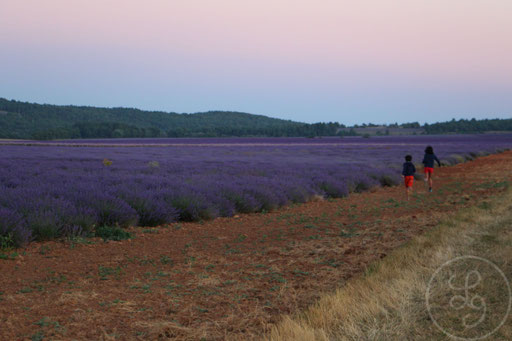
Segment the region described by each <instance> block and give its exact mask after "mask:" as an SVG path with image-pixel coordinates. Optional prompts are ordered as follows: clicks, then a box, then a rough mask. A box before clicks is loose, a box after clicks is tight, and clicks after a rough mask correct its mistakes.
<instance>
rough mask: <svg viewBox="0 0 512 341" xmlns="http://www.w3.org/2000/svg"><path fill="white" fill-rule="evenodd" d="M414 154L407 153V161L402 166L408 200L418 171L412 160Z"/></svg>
mask: <svg viewBox="0 0 512 341" xmlns="http://www.w3.org/2000/svg"><path fill="white" fill-rule="evenodd" d="M411 161H412V156H411V155H406V156H405V162H404V165H403V168H402V176H403V178H404V183H405V194H406V195H407V201H409V194H410V192H412V184H413V182H414V173H416V167H414V164H413V163H412V162H411Z"/></svg>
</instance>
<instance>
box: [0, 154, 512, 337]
mask: <svg viewBox="0 0 512 341" xmlns="http://www.w3.org/2000/svg"><path fill="white" fill-rule="evenodd" d="M434 180H435V182H434V192H433V193H428V192H427V191H426V188H425V184H424V183H422V182H421V181H416V182H415V186H414V187H415V190H416V193H415V195H414V197H413V198H412V199H411V201H410V202H409V203H407V202H405V201H404V193H403V188H402V187H401V186H399V187H393V188H379V189H376V190H374V191H372V192H367V193H362V194H353V195H350V196H349V197H348V198H344V199H336V200H317V201H314V202H310V203H307V204H302V205H294V206H291V207H287V208H284V209H281V210H278V211H275V212H270V213H266V214H254V215H242V216H239V217H235V218H219V219H216V220H213V221H208V222H204V223H180V224H173V225H170V226H162V227H160V228H152V229H144V228H134V229H131V232H133V233H134V234H135V238H134V239H132V240H125V241H120V242H103V241H102V240H99V239H98V240H75V241H69V240H66V241H61V242H47V243H33V244H31V245H29V247H28V248H26V249H24V250H16V253H13V252H11V253H10V254H9V255H8V256H5V255H4V256H3V258H8V259H0V273H1V274H2V275H1V278H0V339H1V340H17V339H20V340H25V339H26V340H42V339H53V340H61V339H65V340H71V339H78V340H83V339H91V340H101V339H104V340H114V339H119V340H146V339H168V338H172V339H186V340H201V339H203V340H223V339H243V340H247V339H252V338H257V337H259V336H261V335H262V333H263V332H265V331H267V330H268V329H269V328H270V326H272V325H273V324H275V323H276V322H277V321H279V318H280V316H281V314H288V313H292V312H294V311H297V310H298V309H303V308H305V307H307V306H308V305H310V304H311V303H312V302H314V301H315V300H316V299H317V298H318V297H319V296H320V295H321V293H325V292H329V291H332V290H334V288H336V287H339V286H342V285H343V282H344V281H345V280H347V279H348V278H350V277H353V276H354V275H357V274H358V273H361V272H362V271H371V270H372V268H371V262H372V261H373V260H375V259H379V258H382V257H385V256H386V254H387V253H388V252H389V251H390V250H391V249H394V248H397V247H399V246H400V245H401V244H403V243H405V242H406V241H408V240H409V239H410V238H411V237H412V236H414V235H416V234H419V233H422V231H425V230H428V229H429V228H431V227H432V226H434V225H436V223H437V222H438V221H439V220H440V219H441V218H442V217H446V216H447V215H449V214H452V213H453V212H454V211H455V210H457V209H459V208H460V207H465V206H471V205H475V204H477V203H481V202H483V201H485V200H486V198H488V197H490V196H492V195H493V194H495V193H497V192H500V191H503V190H504V189H505V188H506V187H507V186H508V184H509V182H510V181H512V152H506V153H502V154H498V155H492V156H489V157H485V158H480V159H477V160H476V161H473V162H469V163H465V164H460V165H457V166H454V167H447V168H440V169H436V173H435V178H434Z"/></svg>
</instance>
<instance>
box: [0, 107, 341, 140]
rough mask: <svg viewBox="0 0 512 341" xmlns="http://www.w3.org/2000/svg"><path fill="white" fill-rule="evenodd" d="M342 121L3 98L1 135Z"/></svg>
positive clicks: (278, 127) (241, 131)
mask: <svg viewBox="0 0 512 341" xmlns="http://www.w3.org/2000/svg"><path fill="white" fill-rule="evenodd" d="M339 127H340V125H339V124H338V123H316V124H306V123H299V122H294V121H289V120H281V119H276V118H270V117H267V116H263V115H252V114H247V113H241V112H230V111H210V112H204V113H195V114H177V113H167V112H161V111H143V110H139V109H133V108H97V107H86V106H60V105H49V104H35V103H27V102H19V101H14V100H7V99H3V98H0V138H9V139H68V138H111V137H201V136H205V137H206V136H209V137H215V136H319V135H335V134H336V132H337V130H338V128H339Z"/></svg>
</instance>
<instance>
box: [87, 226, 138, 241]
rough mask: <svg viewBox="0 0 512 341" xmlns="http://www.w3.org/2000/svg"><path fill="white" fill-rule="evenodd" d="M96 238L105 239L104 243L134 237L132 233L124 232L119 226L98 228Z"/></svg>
mask: <svg viewBox="0 0 512 341" xmlns="http://www.w3.org/2000/svg"><path fill="white" fill-rule="evenodd" d="M95 236H96V237H100V238H103V240H104V241H107V240H114V241H119V240H124V239H131V238H132V235H131V233H130V232H128V231H125V230H123V229H122V228H120V227H117V226H100V227H97V228H96V231H95Z"/></svg>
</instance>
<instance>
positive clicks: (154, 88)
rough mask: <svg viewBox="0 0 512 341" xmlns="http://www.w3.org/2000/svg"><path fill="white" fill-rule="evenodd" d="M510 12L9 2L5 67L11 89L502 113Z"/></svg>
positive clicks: (0, 27) (8, 93)
mask: <svg viewBox="0 0 512 341" xmlns="http://www.w3.org/2000/svg"><path fill="white" fill-rule="evenodd" d="M511 18H512V1H509V0H486V1H484V0H444V1H439V0H430V1H416V0H399V1H393V0H387V1H382V0H380V1H364V0H362V1H340V0H338V1H331V0H323V1H302V0H294V1H291V0H290V1H289V0H274V1H267V0H260V1H252V0H246V1H241V0H216V1H208V0H203V1H197V0H183V1H179V0H175V1H173V0H168V1H164V0H148V1H131V0H124V1H119V0H101V1H100V0H87V1H82V0H73V1H70V0H45V1H39V0H23V1H21V0H16V1H15V0H2V2H1V3H0V44H1V46H2V50H3V51H4V49H5V51H9V52H10V53H8V55H7V56H6V54H5V53H4V52H2V54H1V56H0V62H1V63H2V65H3V67H2V68H3V71H2V70H1V69H0V76H2V78H3V79H6V77H7V79H12V78H17V79H18V80H17V81H13V82H12V83H11V84H7V83H6V82H5V81H2V83H3V85H0V97H8V98H16V99H20V100H28V101H45V102H49V103H73V104H90V105H108V106H136V107H142V108H151V109H162V110H169V111H178V112H183V111H186V112H194V111H200V110H208V109H232V110H240V111H248V112H254V113H262V114H269V115H274V116H281V117H286V118H290V119H297V120H302V121H315V120H336V121H341V122H349V121H357V120H354V118H353V117H352V116H351V115H354V114H360V115H362V116H361V117H364V120H366V121H368V120H373V121H380V122H385V121H390V120H389V119H387V118H385V116H383V115H385V114H389V113H390V112H393V113H396V115H397V118H396V119H393V118H392V119H391V120H392V121H395V120H398V121H403V120H407V113H409V115H410V114H414V115H415V117H413V118H414V120H420V121H423V120H424V118H425V117H426V115H428V114H429V112H431V113H432V115H433V116H432V117H435V120H438V119H442V118H443V117H445V116H446V117H445V118H446V119H449V118H451V117H452V116H453V117H455V116H457V115H459V116H460V115H462V114H465V115H472V116H476V117H479V116H482V117H486V116H485V115H491V114H494V116H497V115H502V116H503V115H509V114H511V104H512V101H511V100H510V99H508V97H510V96H508V93H509V92H510V91H511V90H512V63H511V62H510V60H512V19H511ZM48 77H50V78H52V77H53V78H54V79H53V80H51V79H48ZM172 80H175V81H176V82H174V83H173V82H172ZM178 82H179V83H180V84H179V85H177V84H176V83H178ZM94 84H96V87H95V86H94ZM141 84H146V86H145V87H143V86H141ZM108 91H110V92H111V93H112V96H111V97H108V96H105V92H108ZM475 96H480V97H481V98H480V100H479V101H475V98H474V97H475ZM75 102H78V103H75ZM317 110H321V113H317V112H315V111H317ZM379 115H381V116H379ZM491 116H492V115H491Z"/></svg>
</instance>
